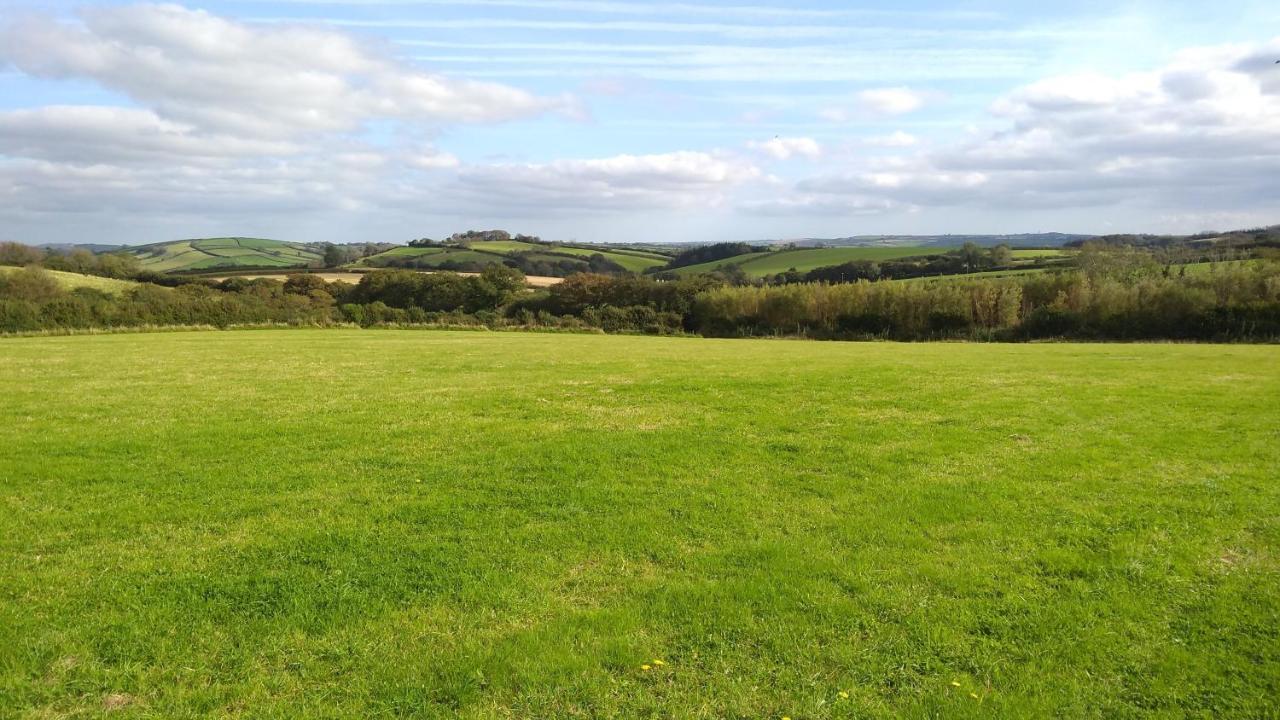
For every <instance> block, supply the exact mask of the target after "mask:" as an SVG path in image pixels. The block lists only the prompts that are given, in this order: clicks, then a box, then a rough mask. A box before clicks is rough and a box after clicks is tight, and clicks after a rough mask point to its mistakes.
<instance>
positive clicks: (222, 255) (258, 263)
mask: <svg viewBox="0 0 1280 720" xmlns="http://www.w3.org/2000/svg"><path fill="white" fill-rule="evenodd" d="M132 252H133V254H134V255H136V256H137V257H138V259H139V260H140V261H141V263H142V267H143V268H144V269H146V270H152V271H155V272H180V271H186V270H205V269H216V268H224V267H225V268H236V267H305V266H307V265H310V264H312V263H317V262H319V261H320V260H321V258H320V255H319V254H317V253H315V252H312V251H310V250H308V249H306V248H304V247H302V246H299V245H293V244H290V243H286V242H281V241H279V240H265V239H262V238H205V239H201V240H180V241H175V242H170V243H161V244H157V245H146V246H140V247H137V248H135V249H133V251H132Z"/></svg>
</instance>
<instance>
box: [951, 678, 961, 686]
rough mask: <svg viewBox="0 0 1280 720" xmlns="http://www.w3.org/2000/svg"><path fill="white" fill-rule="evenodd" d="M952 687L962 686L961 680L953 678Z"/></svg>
mask: <svg viewBox="0 0 1280 720" xmlns="http://www.w3.org/2000/svg"><path fill="white" fill-rule="evenodd" d="M951 687H960V681H959V680H952V681H951Z"/></svg>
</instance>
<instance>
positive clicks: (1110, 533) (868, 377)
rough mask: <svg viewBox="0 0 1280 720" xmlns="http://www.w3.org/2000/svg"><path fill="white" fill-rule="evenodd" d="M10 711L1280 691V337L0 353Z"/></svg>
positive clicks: (765, 704) (919, 710)
mask: <svg viewBox="0 0 1280 720" xmlns="http://www.w3.org/2000/svg"><path fill="white" fill-rule="evenodd" d="M0 364H3V366H4V367H5V369H6V371H5V372H4V373H0V397H3V398H4V402H3V403H0V503H2V504H3V508H4V512H3V513H0V698H3V707H4V709H3V712H0V714H2V715H5V716H8V717H98V716H108V715H109V716H110V717H113V718H127V717H156V718H169V717H196V716H235V717H280V718H285V717H288V718H299V717H334V718H337V717H423V718H526V717H530V718H532V717H537V718H552V717H555V718H569V717H584V718H586V717H617V718H641V717H655V718H656V717H671V718H724V717H742V718H747V717H751V718H756V717H760V718H780V717H783V716H787V717H791V718H795V719H796V720H800V719H801V718H863V717H886V718H887V717H901V716H909V717H947V718H966V717H968V718H985V717H1051V716H1057V717H1142V716H1160V717H1186V716H1195V717H1215V718H1232V717H1236V718H1258V717H1273V716H1275V715H1276V714H1277V713H1280V699H1278V698H1280V693H1278V692H1277V689H1278V688H1280V559H1278V558H1280V483H1278V482H1277V476H1276V468H1277V467H1280V404H1278V403H1277V402H1276V399H1277V398H1280V347H1275V346H1270V347H1268V346H1212V345H1065V344H1064V345H976V344H920V345H900V344H890V343H882V344H852V343H850V344H842V343H818V342H795V341H721V340H703V339H670V338H645V337H624V336H599V335H552V334H533V333H528V334H520V333H486V332H472V333H448V332H429V331H416V332H415V331H372V330H371V331H340V330H319V331H309V330H307V331H304V330H296V331H250V332H222V333H218V332H209V333H169V334H150V335H107V336H81V337H49V338H19V339H6V340H3V341H0Z"/></svg>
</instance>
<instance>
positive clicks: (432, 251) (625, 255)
mask: <svg viewBox="0 0 1280 720" xmlns="http://www.w3.org/2000/svg"><path fill="white" fill-rule="evenodd" d="M471 248H472V249H470V250H468V249H466V248H461V247H448V248H441V247H425V248H412V247H398V248H392V249H391V250H387V251H386V252H383V253H379V254H377V255H373V256H371V257H367V258H362V259H361V260H359V261H358V262H356V263H355V266H371V265H377V264H378V262H379V258H385V257H402V258H403V257H420V256H425V255H431V256H432V258H431V260H430V261H429V262H427V263H424V264H431V265H432V266H434V265H437V264H441V263H445V262H476V263H500V262H502V261H503V258H504V257H505V256H507V255H511V254H514V253H523V252H537V253H539V257H540V258H544V259H550V260H559V259H562V258H565V257H568V258H583V259H585V258H587V257H590V256H592V255H596V254H599V255H603V256H605V257H606V258H608V259H609V260H612V261H613V262H615V263H617V264H619V265H621V266H622V267H624V268H626V269H627V270H630V271H631V272H637V273H638V272H643V271H645V270H647V269H649V268H651V267H659V266H662V265H665V264H666V263H667V260H668V259H669V258H667V257H666V256H663V255H657V254H655V253H647V252H644V251H640V250H627V249H623V250H616V251H614V250H608V249H606V248H598V249H597V248H583V247H568V246H564V245H549V244H542V243H530V242H523V241H518V240H481V241H478V242H473V243H471ZM584 267H585V266H584Z"/></svg>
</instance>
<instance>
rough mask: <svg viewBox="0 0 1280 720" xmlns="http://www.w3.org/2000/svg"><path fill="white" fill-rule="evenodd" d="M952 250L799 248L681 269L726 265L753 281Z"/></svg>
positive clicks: (692, 270)
mask: <svg viewBox="0 0 1280 720" xmlns="http://www.w3.org/2000/svg"><path fill="white" fill-rule="evenodd" d="M950 249H951V248H942V247H833V248H799V249H796V250H777V251H773V252H759V253H749V254H747V255H738V256H737V257H731V258H726V259H724V260H716V261H714V262H709V263H702V264H699V265H689V266H686V267H682V268H677V269H676V270H675V272H677V273H679V274H681V275H696V274H698V273H704V272H712V271H714V270H718V269H720V268H721V267H724V266H725V265H741V266H742V269H743V271H744V272H746V273H747V275H748V276H749V277H765V276H766V275H777V274H778V273H784V272H787V271H788V270H791V269H792V268H794V269H796V270H799V271H800V272H807V271H809V270H814V269H817V268H820V267H828V266H831V265H841V264H843V263H847V262H852V261H854V260H897V259H900V258H908V257H919V256H921V255H937V254H941V253H945V252H947V251H948V250H950Z"/></svg>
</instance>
